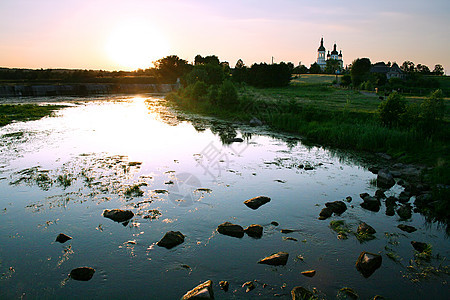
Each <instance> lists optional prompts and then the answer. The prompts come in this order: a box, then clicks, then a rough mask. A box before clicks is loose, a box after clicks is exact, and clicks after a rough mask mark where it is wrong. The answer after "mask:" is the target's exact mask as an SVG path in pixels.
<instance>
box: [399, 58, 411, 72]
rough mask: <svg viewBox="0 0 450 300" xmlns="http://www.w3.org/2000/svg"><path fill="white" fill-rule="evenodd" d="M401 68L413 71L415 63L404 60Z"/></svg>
mask: <svg viewBox="0 0 450 300" xmlns="http://www.w3.org/2000/svg"><path fill="white" fill-rule="evenodd" d="M400 69H401V70H402V71H403V72H405V73H412V72H414V70H415V65H414V63H413V62H412V61H409V60H407V61H404V62H403V64H402V65H401V67H400Z"/></svg>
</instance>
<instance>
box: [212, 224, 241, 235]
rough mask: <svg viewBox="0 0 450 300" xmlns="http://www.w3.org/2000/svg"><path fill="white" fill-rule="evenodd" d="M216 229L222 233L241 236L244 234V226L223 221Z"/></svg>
mask: <svg viewBox="0 0 450 300" xmlns="http://www.w3.org/2000/svg"><path fill="white" fill-rule="evenodd" d="M217 231H218V232H219V233H221V234H224V235H229V236H232V237H238V238H241V237H243V236H244V228H242V226H240V225H237V224H233V223H230V222H225V223H222V224H220V225H219V226H218V227H217Z"/></svg>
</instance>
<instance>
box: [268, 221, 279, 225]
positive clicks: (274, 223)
mask: <svg viewBox="0 0 450 300" xmlns="http://www.w3.org/2000/svg"><path fill="white" fill-rule="evenodd" d="M270 224H272V225H273V226H278V225H280V224H278V222H275V221H272V222H270Z"/></svg>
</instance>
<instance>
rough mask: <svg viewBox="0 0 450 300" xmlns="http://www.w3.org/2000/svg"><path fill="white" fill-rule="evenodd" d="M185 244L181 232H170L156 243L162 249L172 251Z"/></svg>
mask: <svg viewBox="0 0 450 300" xmlns="http://www.w3.org/2000/svg"><path fill="white" fill-rule="evenodd" d="M183 242H184V235H183V234H182V233H181V232H179V231H169V232H167V233H166V234H165V235H164V236H163V238H162V239H161V240H160V241H159V242H157V243H156V245H158V246H160V247H165V248H167V249H171V248H173V247H175V246H178V245H179V244H181V243H183Z"/></svg>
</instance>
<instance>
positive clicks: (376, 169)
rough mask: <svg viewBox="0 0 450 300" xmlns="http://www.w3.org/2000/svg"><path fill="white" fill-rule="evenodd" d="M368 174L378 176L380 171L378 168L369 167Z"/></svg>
mask: <svg viewBox="0 0 450 300" xmlns="http://www.w3.org/2000/svg"><path fill="white" fill-rule="evenodd" d="M368 170H369V171H370V172H372V173H373V174H378V171H380V168H379V167H377V166H373V167H369V169H368Z"/></svg>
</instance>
